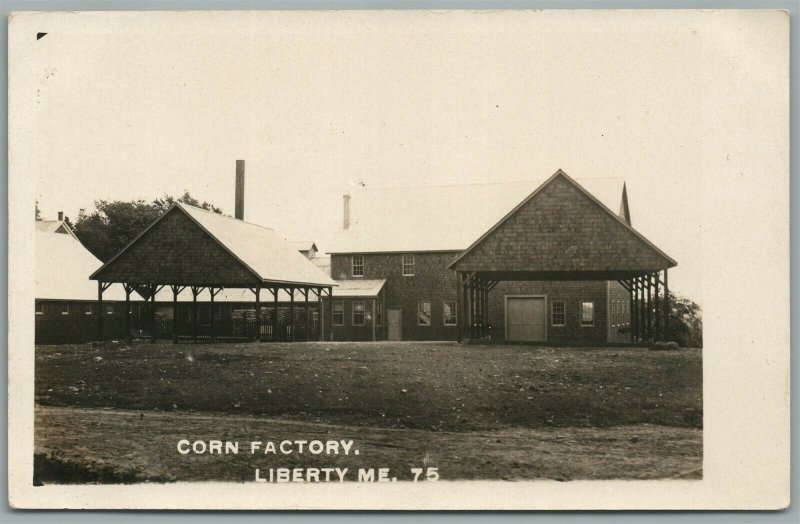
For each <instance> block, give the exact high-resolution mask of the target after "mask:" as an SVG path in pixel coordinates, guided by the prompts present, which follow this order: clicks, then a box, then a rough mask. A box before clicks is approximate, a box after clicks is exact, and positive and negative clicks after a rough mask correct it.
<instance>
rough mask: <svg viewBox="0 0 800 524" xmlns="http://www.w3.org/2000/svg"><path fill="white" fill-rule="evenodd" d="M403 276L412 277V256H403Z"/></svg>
mask: <svg viewBox="0 0 800 524" xmlns="http://www.w3.org/2000/svg"><path fill="white" fill-rule="evenodd" d="M403 276H404V277H413V276H414V255H403Z"/></svg>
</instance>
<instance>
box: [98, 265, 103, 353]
mask: <svg viewBox="0 0 800 524" xmlns="http://www.w3.org/2000/svg"><path fill="white" fill-rule="evenodd" d="M103 290H104V288H103V283H102V282H101V281H99V280H98V281H97V308H98V310H99V311H98V312H97V340H103Z"/></svg>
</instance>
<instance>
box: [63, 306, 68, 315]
mask: <svg viewBox="0 0 800 524" xmlns="http://www.w3.org/2000/svg"><path fill="white" fill-rule="evenodd" d="M61 314H62V315H69V304H62V305H61Z"/></svg>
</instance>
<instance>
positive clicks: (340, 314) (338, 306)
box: [332, 301, 344, 326]
mask: <svg viewBox="0 0 800 524" xmlns="http://www.w3.org/2000/svg"><path fill="white" fill-rule="evenodd" d="M332 322H333V325H334V326H344V303H343V302H341V301H340V302H334V303H333V320H332Z"/></svg>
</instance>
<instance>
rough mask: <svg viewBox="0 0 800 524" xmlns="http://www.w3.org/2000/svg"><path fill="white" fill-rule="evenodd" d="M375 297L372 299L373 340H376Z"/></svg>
mask: <svg viewBox="0 0 800 524" xmlns="http://www.w3.org/2000/svg"><path fill="white" fill-rule="evenodd" d="M376 318H377V317H376V316H375V299H374V298H373V299H372V341H373V342H375V319H376Z"/></svg>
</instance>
